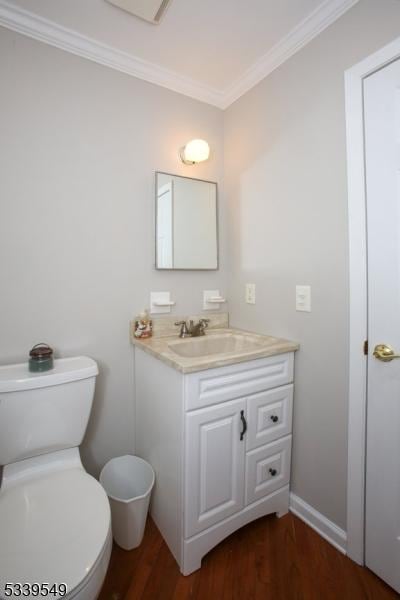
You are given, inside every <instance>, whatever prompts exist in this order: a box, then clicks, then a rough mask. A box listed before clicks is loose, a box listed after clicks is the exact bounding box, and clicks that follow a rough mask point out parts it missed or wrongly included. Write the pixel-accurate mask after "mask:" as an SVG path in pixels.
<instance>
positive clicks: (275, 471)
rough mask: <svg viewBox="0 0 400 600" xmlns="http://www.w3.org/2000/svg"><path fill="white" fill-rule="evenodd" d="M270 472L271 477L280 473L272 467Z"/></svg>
mask: <svg viewBox="0 0 400 600" xmlns="http://www.w3.org/2000/svg"><path fill="white" fill-rule="evenodd" d="M269 472H270V474H271V477H275V475H277V474H278V471H277V470H276V469H270V470H269Z"/></svg>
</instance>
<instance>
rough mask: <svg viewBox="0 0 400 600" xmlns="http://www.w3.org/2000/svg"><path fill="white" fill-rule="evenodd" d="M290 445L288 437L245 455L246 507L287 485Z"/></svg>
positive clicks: (290, 439)
mask: <svg viewBox="0 0 400 600" xmlns="http://www.w3.org/2000/svg"><path fill="white" fill-rule="evenodd" d="M291 445H292V436H291V435H289V436H287V437H285V438H283V439H280V440H277V441H276V442H272V443H271V444H268V445H267V446H263V447H262V448H257V450H252V451H251V452H248V453H247V455H246V505H247V504H251V503H252V502H255V501H256V500H259V499H260V498H263V497H264V496H268V494H271V493H272V492H274V491H275V490H278V489H279V488H280V487H282V486H284V485H287V484H288V483H289V479H290V454H291Z"/></svg>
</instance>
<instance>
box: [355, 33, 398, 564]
mask: <svg viewBox="0 0 400 600" xmlns="http://www.w3.org/2000/svg"><path fill="white" fill-rule="evenodd" d="M398 58H400V37H399V38H397V39H395V40H394V41H393V42H391V43H390V44H388V45H387V46H384V48H382V49H381V50H379V51H378V52H375V53H374V54H372V55H371V56H368V57H367V58H365V59H364V60H363V61H361V62H360V63H358V64H356V65H355V66H353V67H352V68H350V69H348V70H347V71H346V72H345V108H346V138H347V184H348V232H349V294H350V298H349V384H348V389H349V412H348V458H347V554H348V556H349V557H350V558H352V559H353V560H354V561H356V562H357V563H359V564H360V565H363V564H364V550H365V547H364V525H365V467H366V464H365V459H366V457H365V445H366V407H367V357H366V356H365V355H364V353H363V344H364V341H365V340H367V331H368V330H367V236H366V190H365V163H364V158H365V152H364V110H363V108H364V106H363V85H364V79H365V78H366V77H368V76H369V75H371V74H372V73H374V72H375V71H377V70H379V69H381V68H383V67H385V66H386V65H388V64H389V63H391V62H393V61H394V60H396V59H398Z"/></svg>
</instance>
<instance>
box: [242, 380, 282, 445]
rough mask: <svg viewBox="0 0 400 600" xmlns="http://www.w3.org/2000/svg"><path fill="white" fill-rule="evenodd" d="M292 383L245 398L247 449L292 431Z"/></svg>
mask: <svg viewBox="0 0 400 600" xmlns="http://www.w3.org/2000/svg"><path fill="white" fill-rule="evenodd" d="M292 412H293V385H284V386H282V387H279V388H275V389H273V390H268V391H266V392H260V393H259V394H254V395H253V396H249V397H248V398H247V417H248V431H247V440H246V444H247V450H253V449H254V448H258V447H259V446H264V445H265V444H268V443H269V442H272V441H273V440H277V439H278V438H280V437H283V436H285V435H288V434H289V433H291V431H292Z"/></svg>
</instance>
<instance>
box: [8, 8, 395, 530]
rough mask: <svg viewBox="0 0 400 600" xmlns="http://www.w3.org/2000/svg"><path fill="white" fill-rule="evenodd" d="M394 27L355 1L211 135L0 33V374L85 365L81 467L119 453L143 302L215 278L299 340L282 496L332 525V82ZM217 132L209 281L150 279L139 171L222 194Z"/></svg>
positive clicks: (96, 70) (336, 292)
mask: <svg viewBox="0 0 400 600" xmlns="http://www.w3.org/2000/svg"><path fill="white" fill-rule="evenodd" d="M399 22H400V2H399V1H398V0H379V1H378V0H360V2H359V3H358V4H357V5H356V6H355V7H354V8H353V9H352V10H351V11H349V12H348V13H347V14H346V15H344V16H343V17H342V18H341V19H340V20H339V21H337V22H336V23H335V24H334V25H332V26H331V27H330V28H329V29H327V30H326V31H324V32H323V33H322V34H321V35H320V36H319V37H318V38H317V39H315V40H314V41H313V42H312V43H310V44H309V45H308V46H307V47H306V48H304V49H302V50H301V51H300V52H299V53H298V54H296V55H295V56H294V57H292V58H291V59H290V60H289V61H287V62H286V63H285V64H284V65H282V66H281V67H280V68H279V69H277V70H276V71H275V72H273V73H272V74H271V75H270V76H269V77H268V78H267V79H265V80H264V81H262V82H261V83H260V84H259V85H258V86H257V87H256V88H254V89H253V90H251V91H250V92H248V93H247V94H246V95H245V96H244V97H242V98H241V99H239V100H238V101H237V102H236V103H235V104H234V105H233V106H232V107H230V108H229V109H228V110H227V111H226V112H225V119H224V120H225V123H224V127H225V132H223V114H222V113H221V111H218V110H217V109H214V108H212V107H209V106H207V105H205V104H202V103H199V102H196V101H194V100H191V99H188V98H185V97H183V96H180V95H178V94H175V93H173V92H170V91H167V90H165V89H163V88H160V87H156V86H153V85H151V84H147V83H145V82H142V81H139V80H135V79H133V78H131V77H128V76H125V75H123V74H120V73H118V72H115V71H112V70H110V69H107V68H105V67H102V66H99V65H97V64H94V63H91V62H89V61H86V60H84V59H81V58H78V57H75V56H73V55H70V54H67V53H64V52H62V51H59V50H56V49H54V48H52V47H49V46H46V45H43V44H40V43H38V42H35V41H32V40H30V39H28V38H24V37H22V36H19V35H17V34H13V33H11V32H9V31H7V30H1V29H0V80H1V111H0V144H1V145H0V159H1V160H0V182H1V184H0V185H1V195H0V273H1V294H0V362H1V363H7V362H10V361H14V360H23V359H25V357H26V352H27V350H28V349H29V348H30V346H32V345H33V344H34V343H35V342H37V341H41V340H46V341H48V342H49V343H51V344H54V346H55V347H56V348H57V350H58V352H59V354H62V355H72V354H77V353H82V354H83V353H87V354H89V355H91V356H93V357H94V358H95V359H96V360H98V361H99V364H100V367H101V376H100V378H99V385H98V387H97V392H96V398H95V406H94V411H93V415H92V419H91V422H90V427H89V431H88V435H87V438H86V440H85V445H84V459H85V464H86V466H87V467H88V468H89V470H91V471H92V472H94V473H97V472H98V468H99V467H101V465H102V464H103V463H104V462H105V461H106V460H107V459H108V458H110V457H112V456H113V455H116V454H119V453H123V452H130V451H132V450H133V449H134V439H133V429H134V411H133V393H134V381H133V368H132V367H133V352H132V348H131V346H130V343H129V339H128V321H129V319H130V318H132V316H133V315H134V314H135V313H136V312H137V311H138V310H140V309H141V308H142V307H143V306H146V305H148V294H149V292H150V291H151V290H155V291H156V290H170V291H171V293H172V294H173V297H174V298H175V299H176V300H177V302H178V304H177V306H176V309H175V312H176V313H180V314H182V313H185V312H198V311H199V310H200V308H201V292H202V290H203V289H207V288H208V287H210V286H211V289H213V288H220V290H221V292H222V293H225V292H226V285H227V281H228V280H227V275H228V273H229V281H230V290H229V296H228V297H229V299H230V301H231V302H230V312H231V315H232V320H233V323H234V324H235V325H237V326H240V327H245V328H249V329H253V330H255V331H262V332H264V333H271V334H276V335H280V336H286V337H289V338H292V339H297V340H299V341H300V343H301V350H300V352H299V353H298V356H297V361H296V402H295V424H294V453H293V489H294V492H295V493H296V494H298V495H299V496H301V497H302V498H303V499H304V500H305V501H307V502H309V503H310V504H311V505H312V506H314V507H315V508H316V509H317V510H319V511H321V512H322V513H323V514H325V515H326V516H327V517H329V518H331V519H332V520H333V521H335V522H336V523H337V524H338V525H340V526H342V527H345V525H346V523H345V508H346V451H347V448H346V445H347V431H346V429H347V333H348V330H347V329H348V328H347V318H348V316H347V295H348V289H347V233H346V232H347V223H346V218H347V214H346V157H345V120H344V87H343V73H344V71H345V69H347V68H348V67H350V66H351V65H353V64H354V63H356V62H358V61H359V60H361V59H362V58H364V57H365V56H366V55H368V54H370V53H371V52H373V51H375V50H376V49H378V48H379V47H381V46H383V45H384V44H385V43H387V42H388V41H390V40H391V39H393V38H394V37H396V36H397V35H398V34H399V26H398V25H399ZM5 57H6V60H5ZM223 133H224V135H225V153H226V161H225V180H226V184H227V188H226V187H225V191H226V189H227V191H228V194H227V195H226V197H227V198H229V202H226V203H225V201H224V198H223V197H222V198H221V197H220V200H221V202H220V211H221V220H220V229H221V236H222V243H221V270H220V271H219V272H216V273H196V272H191V273H157V272H156V271H155V270H154V268H153V267H152V265H153V260H154V254H153V233H152V220H153V172H154V170H156V169H160V170H163V171H170V172H176V173H180V174H182V175H190V176H193V177H199V178H205V179H211V180H217V181H219V182H221V179H222V169H223V165H222V160H223ZM193 137H204V138H206V139H207V140H208V141H209V142H210V144H211V146H212V148H213V153H212V158H211V161H209V162H208V163H205V164H204V165H198V166H197V167H185V166H183V165H182V164H181V163H180V162H179V160H178V158H177V150H178V148H179V146H181V145H182V144H183V143H184V142H185V141H187V140H188V139H191V138H193ZM228 238H229V240H230V241H229V248H227V241H226V240H227V239H228ZM227 261H229V264H227ZM246 282H255V283H256V284H257V304H256V305H255V306H249V305H246V304H245V303H244V284H245V283H246ZM296 283H299V284H310V285H311V286H312V304H313V310H312V313H310V314H306V313H296V312H295V309H294V288H295V285H296Z"/></svg>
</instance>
